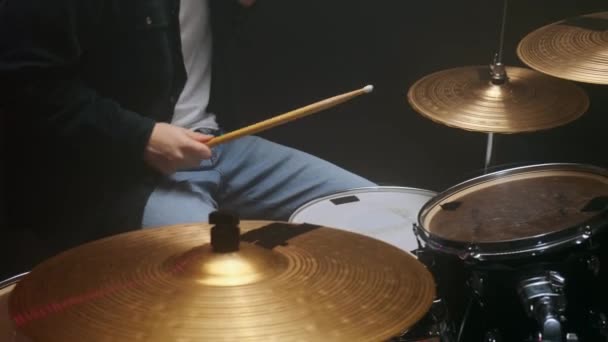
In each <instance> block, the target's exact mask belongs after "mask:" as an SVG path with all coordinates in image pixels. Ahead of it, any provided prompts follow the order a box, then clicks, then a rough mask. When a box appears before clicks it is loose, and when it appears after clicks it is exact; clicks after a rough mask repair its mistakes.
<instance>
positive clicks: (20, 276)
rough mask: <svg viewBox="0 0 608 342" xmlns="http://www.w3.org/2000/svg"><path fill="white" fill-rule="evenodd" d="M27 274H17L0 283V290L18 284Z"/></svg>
mask: <svg viewBox="0 0 608 342" xmlns="http://www.w3.org/2000/svg"><path fill="white" fill-rule="evenodd" d="M28 273H29V272H24V273H21V274H17V275H15V276H12V277H10V278H8V279H5V280H2V281H0V290H1V289H4V288H7V287H9V286H11V285H14V284H16V283H18V282H19V281H20V280H21V279H23V278H24V277H25V276H26V275H28Z"/></svg>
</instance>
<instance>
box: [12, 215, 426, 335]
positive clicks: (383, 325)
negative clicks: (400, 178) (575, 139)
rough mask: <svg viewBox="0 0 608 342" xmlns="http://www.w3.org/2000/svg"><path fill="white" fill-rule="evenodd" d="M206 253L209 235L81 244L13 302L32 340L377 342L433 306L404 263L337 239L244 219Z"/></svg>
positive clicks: (356, 241) (177, 230)
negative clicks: (236, 232)
mask: <svg viewBox="0 0 608 342" xmlns="http://www.w3.org/2000/svg"><path fill="white" fill-rule="evenodd" d="M240 227H241V242H240V249H239V250H238V251H237V252H230V253H216V252H214V251H213V250H212V248H211V246H210V245H209V241H210V239H209V232H210V228H211V226H210V225H207V224H192V225H178V226H171V227H164V228H156V229H149V230H140V231H135V232H130V233H126V234H121V235H118V236H114V237H109V238H106V239H102V240H99V241H95V242H91V243H88V244H85V245H82V246H79V247H76V248H74V249H72V250H69V251H66V252H64V253H62V254H60V255H57V256H55V257H54V258H51V259H49V260H47V261H45V262H43V263H42V264H40V265H39V266H37V267H36V268H34V269H33V270H32V272H30V273H29V274H28V275H27V276H26V277H25V278H24V279H23V280H22V281H20V282H19V283H18V284H17V286H16V288H15V290H14V291H13V293H12V294H11V298H10V303H9V310H10V313H11V317H12V318H13V320H14V321H15V323H16V326H17V327H18V330H19V331H20V333H23V334H24V335H25V336H27V337H29V338H31V339H32V340H35V341H45V342H47V341H62V342H72V341H88V342H96V341H151V342H154V341H163V342H165V341H218V340H222V341H231V340H235V341H237V340H238V341H273V340H277V341H278V340H280V341H327V340H331V341H355V340H356V341H380V340H387V339H389V338H391V337H395V336H397V335H399V334H400V333H402V332H403V331H405V330H407V329H409V328H410V327H411V326H412V325H414V324H415V323H416V322H417V321H418V320H420V319H421V318H422V317H423V316H424V315H425V314H426V312H427V311H428V309H429V308H430V306H431V304H432V301H433V299H434V296H435V285H434V281H433V278H432V276H431V274H430V273H429V272H428V270H427V269H426V268H425V267H424V265H423V264H421V263H420V262H419V261H418V260H417V259H416V258H415V257H414V256H413V255H411V254H409V253H407V252H404V251H402V250H400V249H398V248H395V247H392V246H390V245H388V244H385V243H384V242H381V241H378V240H374V239H371V238H368V237H365V236H363V235H359V234H354V233H350V232H346V231H342V230H338V229H332V228H326V227H320V226H312V225H295V224H287V223H280V222H266V221H243V222H241V224H240Z"/></svg>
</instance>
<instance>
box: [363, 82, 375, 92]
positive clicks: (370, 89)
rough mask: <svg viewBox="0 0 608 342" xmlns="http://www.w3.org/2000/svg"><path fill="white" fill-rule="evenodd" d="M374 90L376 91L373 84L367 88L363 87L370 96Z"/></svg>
mask: <svg viewBox="0 0 608 342" xmlns="http://www.w3.org/2000/svg"><path fill="white" fill-rule="evenodd" d="M372 90H374V86H373V85H371V84H368V85H366V86H365V87H363V91H364V92H366V93H368V94H369V93H371V92H372Z"/></svg>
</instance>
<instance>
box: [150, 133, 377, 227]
mask: <svg viewBox="0 0 608 342" xmlns="http://www.w3.org/2000/svg"><path fill="white" fill-rule="evenodd" d="M365 186H375V184H374V183H372V182H370V181H368V180H366V179H364V178H362V177H359V176H357V175H355V174H353V173H350V172H348V171H346V170H344V169H341V168H339V167H337V166H336V165H333V164H331V163H329V162H327V161H324V160H322V159H319V158H317V157H314V156H312V155H310V154H307V153H304V152H301V151H298V150H295V149H292V148H289V147H286V146H283V145H279V144H276V143H273V142H270V141H268V140H265V139H262V138H259V137H254V136H248V137H244V138H240V139H237V140H235V141H233V142H229V143H226V144H223V145H218V146H217V147H215V148H214V149H213V156H212V158H211V159H210V160H205V161H203V163H202V164H201V166H200V167H199V168H196V169H192V170H187V171H179V172H177V173H175V174H174V175H172V176H171V177H168V178H167V179H166V180H165V181H164V183H162V184H161V185H160V186H159V187H157V188H156V189H155V191H154V192H153V193H152V195H151V196H150V198H149V200H148V203H147V204H146V207H145V210H144V216H143V222H142V225H143V227H144V228H146V227H157V226H165V225H172V224H179V223H193V222H207V221H208V215H209V213H210V212H212V211H214V210H216V209H218V208H221V209H227V210H231V211H234V212H236V213H237V214H238V216H239V217H240V218H241V219H243V220H253V219H265V220H277V221H286V220H288V219H289V216H290V215H291V213H292V212H293V211H295V210H296V209H298V208H299V207H300V206H302V205H303V204H305V203H307V202H309V201H311V200H313V199H315V198H318V197H321V196H325V195H329V194H332V193H335V192H338V191H342V190H348V189H352V188H358V187H365Z"/></svg>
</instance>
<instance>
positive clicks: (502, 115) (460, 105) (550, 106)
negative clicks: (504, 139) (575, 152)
mask: <svg viewBox="0 0 608 342" xmlns="http://www.w3.org/2000/svg"><path fill="white" fill-rule="evenodd" d="M489 69H490V68H489V67H488V66H471V67H459V68H454V69H448V70H443V71H439V72H436V73H433V74H430V75H428V76H425V77H423V78H422V79H420V80H418V81H417V82H416V83H415V84H414V85H413V86H412V87H411V88H410V89H409V91H408V94H407V98H408V101H409V103H410V105H411V106H412V107H413V108H414V110H416V111H417V112H418V113H420V114H422V115H424V116H426V117H427V118H429V119H431V120H434V121H436V122H438V123H441V124H444V125H447V126H451V127H456V128H461V129H465V130H470V131H479V132H489V133H519V132H531V131H539V130H544V129H549V128H553V127H557V126H560V125H564V124H566V123H568V122H571V121H573V120H575V119H576V118H578V117H579V116H581V115H582V114H583V113H585V111H586V110H587V108H588V107H589V98H588V96H587V94H586V93H585V92H584V91H583V90H582V89H581V88H580V87H578V86H577V85H575V84H573V83H570V82H568V81H564V80H560V79H556V78H553V77H549V76H547V75H544V74H541V73H539V72H536V71H534V70H530V69H526V68H518V67H509V66H507V67H505V70H506V74H507V77H508V79H507V81H506V82H504V83H503V84H494V83H493V82H492V79H491V76H490V72H489Z"/></svg>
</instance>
